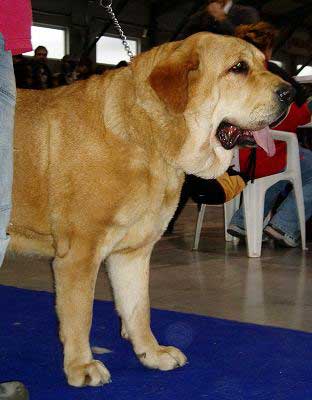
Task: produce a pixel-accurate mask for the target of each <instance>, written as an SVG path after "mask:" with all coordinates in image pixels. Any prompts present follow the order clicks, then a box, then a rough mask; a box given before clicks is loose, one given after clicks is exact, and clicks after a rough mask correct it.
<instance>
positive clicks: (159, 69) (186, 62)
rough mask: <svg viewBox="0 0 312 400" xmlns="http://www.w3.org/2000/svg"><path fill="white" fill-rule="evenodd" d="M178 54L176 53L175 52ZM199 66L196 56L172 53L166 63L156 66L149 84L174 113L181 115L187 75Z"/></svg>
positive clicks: (186, 96) (185, 98)
mask: <svg viewBox="0 0 312 400" xmlns="http://www.w3.org/2000/svg"><path fill="white" fill-rule="evenodd" d="M177 53H178V52H177ZM198 65H199V58H198V54H197V53H195V51H193V52H192V53H191V54H187V55H186V54H181V53H178V54H176V53H174V54H173V57H169V58H168V60H167V62H165V63H163V64H161V65H158V66H156V67H155V68H154V69H153V71H152V73H151V74H150V76H149V82H150V85H151V86H152V88H153V89H154V90H155V92H156V93H157V96H158V97H159V98H160V99H161V100H162V101H163V102H164V103H165V104H166V106H167V107H168V108H169V109H170V110H171V111H173V112H175V113H182V112H183V111H184V110H185V108H186V105H187V101H188V85H189V82H188V74H189V72H190V71H192V70H196V69H197V68H198Z"/></svg>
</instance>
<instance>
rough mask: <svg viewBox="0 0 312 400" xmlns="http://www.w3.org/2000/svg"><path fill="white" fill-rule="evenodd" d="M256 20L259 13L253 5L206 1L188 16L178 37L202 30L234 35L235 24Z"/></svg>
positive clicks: (254, 21) (229, 0) (251, 22)
mask: <svg viewBox="0 0 312 400" xmlns="http://www.w3.org/2000/svg"><path fill="white" fill-rule="evenodd" d="M258 21H260V15H259V13H258V11H257V10H256V9H255V8H253V7H250V6H243V5H240V4H234V2H233V1H232V0H213V1H208V2H207V3H206V4H205V5H203V6H202V7H201V8H200V9H199V11H198V12H197V13H195V14H193V15H192V16H191V17H190V19H189V21H188V22H187V24H186V25H185V27H184V28H183V30H182V31H181V32H180V34H179V36H178V39H185V38H186V37H188V36H190V35H193V34H194V33H197V32H202V31H206V32H212V33H219V34H221V35H234V33H235V28H236V27H237V26H239V25H242V24H253V23H256V22H258Z"/></svg>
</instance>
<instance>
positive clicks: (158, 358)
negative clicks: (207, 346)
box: [137, 346, 187, 371]
mask: <svg viewBox="0 0 312 400" xmlns="http://www.w3.org/2000/svg"><path fill="white" fill-rule="evenodd" d="M137 356H138V358H139V360H140V361H141V363H142V364H143V365H145V366H146V367H148V368H155V369H160V370H161V371H169V370H171V369H174V368H178V367H183V365H185V364H186V362H187V358H186V357H185V355H184V354H183V353H182V352H181V351H180V350H179V349H177V348H176V347H172V346H168V347H165V346H158V347H157V348H156V349H155V350H154V349H153V350H151V351H146V352H143V353H140V354H137Z"/></svg>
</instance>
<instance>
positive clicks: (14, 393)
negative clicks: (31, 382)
mask: <svg viewBox="0 0 312 400" xmlns="http://www.w3.org/2000/svg"><path fill="white" fill-rule="evenodd" d="M0 400H29V395H28V390H27V389H26V387H25V386H24V385H23V383H22V382H16V381H12V382H3V383H0Z"/></svg>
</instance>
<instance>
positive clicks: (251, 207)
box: [243, 182, 265, 257]
mask: <svg viewBox="0 0 312 400" xmlns="http://www.w3.org/2000/svg"><path fill="white" fill-rule="evenodd" d="M264 197H265V189H264V188H263V187H262V185H259V184H257V182H254V183H249V184H248V185H247V187H246V188H245V189H244V201H243V203H244V213H245V227H246V236H247V248H248V257H260V256H261V247H262V232H263V209H264Z"/></svg>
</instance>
